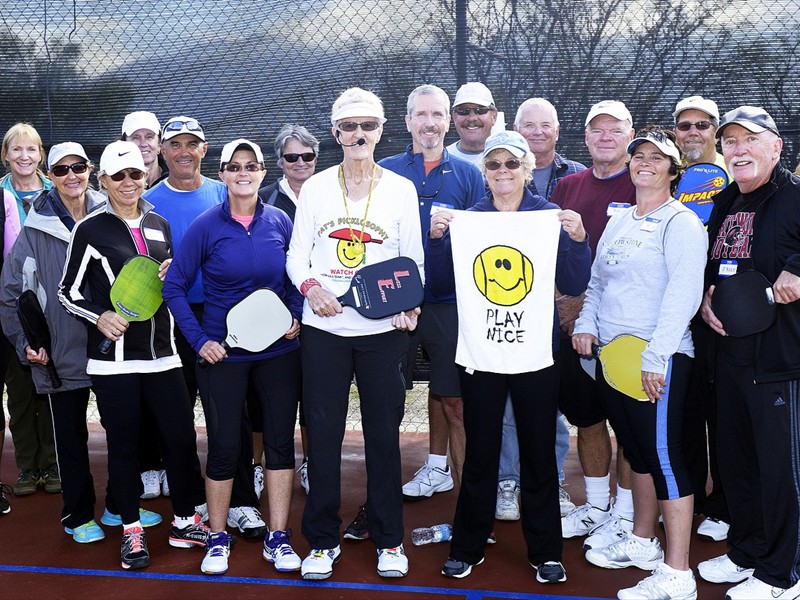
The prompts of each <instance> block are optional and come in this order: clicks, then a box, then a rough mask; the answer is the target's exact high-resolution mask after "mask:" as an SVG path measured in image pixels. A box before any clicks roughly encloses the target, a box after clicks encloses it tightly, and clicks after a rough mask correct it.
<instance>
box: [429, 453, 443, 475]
mask: <svg viewBox="0 0 800 600" xmlns="http://www.w3.org/2000/svg"><path fill="white" fill-rule="evenodd" d="M428 466H430V467H433V468H434V469H441V470H442V471H444V470H446V469H447V455H446V454H445V455H444V456H442V455H441V454H428Z"/></svg>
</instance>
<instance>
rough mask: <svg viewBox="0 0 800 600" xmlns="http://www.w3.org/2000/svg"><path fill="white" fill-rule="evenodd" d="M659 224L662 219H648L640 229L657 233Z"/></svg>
mask: <svg viewBox="0 0 800 600" xmlns="http://www.w3.org/2000/svg"><path fill="white" fill-rule="evenodd" d="M659 223H661V219H654V218H653V217H646V218H645V220H644V223H642V226H641V227H640V228H639V229H641V230H642V231H655V230H656V227H658V224H659Z"/></svg>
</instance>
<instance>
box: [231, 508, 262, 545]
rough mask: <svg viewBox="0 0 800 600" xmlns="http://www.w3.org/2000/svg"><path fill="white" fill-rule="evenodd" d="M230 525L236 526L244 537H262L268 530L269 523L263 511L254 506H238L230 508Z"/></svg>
mask: <svg viewBox="0 0 800 600" xmlns="http://www.w3.org/2000/svg"><path fill="white" fill-rule="evenodd" d="M228 527H236V528H237V529H238V530H239V532H240V533H241V534H242V536H243V537H246V538H257V537H262V536H263V535H264V534H265V533H266V532H267V524H266V523H264V520H263V519H262V518H261V513H260V512H258V509H257V508H253V507H252V506H237V507H235V508H229V509H228Z"/></svg>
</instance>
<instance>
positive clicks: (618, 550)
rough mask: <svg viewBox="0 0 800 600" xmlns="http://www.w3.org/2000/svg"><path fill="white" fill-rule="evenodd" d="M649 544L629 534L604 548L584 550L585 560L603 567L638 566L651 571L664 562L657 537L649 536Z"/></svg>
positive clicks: (622, 567)
mask: <svg viewBox="0 0 800 600" xmlns="http://www.w3.org/2000/svg"><path fill="white" fill-rule="evenodd" d="M650 542H651V543H650V544H649V545H647V544H642V543H641V542H639V541H638V539H637V538H636V537H635V536H633V535H631V536H628V537H626V538H624V539H621V540H619V541H617V542H614V543H613V544H611V545H610V546H606V547H605V548H597V549H594V548H593V549H592V550H588V551H587V552H586V555H585V556H586V560H588V561H589V562H590V563H592V564H593V565H596V566H598V567H603V568H604V569H625V568H627V567H638V568H639V569H642V570H645V571H652V570H653V569H655V568H656V567H657V566H658V565H660V564H661V563H663V562H664V552H663V551H662V550H661V544H659V543H658V539H656V538H651V540H650Z"/></svg>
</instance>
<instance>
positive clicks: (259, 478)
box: [253, 465, 264, 498]
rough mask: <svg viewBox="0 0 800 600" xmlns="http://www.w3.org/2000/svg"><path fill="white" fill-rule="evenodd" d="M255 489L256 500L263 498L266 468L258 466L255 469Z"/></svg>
mask: <svg viewBox="0 0 800 600" xmlns="http://www.w3.org/2000/svg"><path fill="white" fill-rule="evenodd" d="M253 488H254V489H255V491H256V498H261V492H263V491H264V467H262V466H261V465H256V466H255V468H254V469H253Z"/></svg>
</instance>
